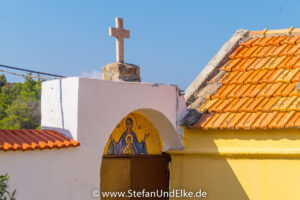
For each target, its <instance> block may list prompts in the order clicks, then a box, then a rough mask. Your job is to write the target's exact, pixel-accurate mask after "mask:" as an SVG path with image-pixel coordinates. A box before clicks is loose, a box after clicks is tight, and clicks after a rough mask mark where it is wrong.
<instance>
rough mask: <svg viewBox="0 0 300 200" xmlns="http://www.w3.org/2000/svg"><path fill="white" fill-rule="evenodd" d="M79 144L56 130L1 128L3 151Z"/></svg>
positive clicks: (0, 148)
mask: <svg viewBox="0 0 300 200" xmlns="http://www.w3.org/2000/svg"><path fill="white" fill-rule="evenodd" d="M79 145H80V144H79V142H77V141H75V140H73V139H70V138H68V137H66V136H64V135H63V134H61V133H59V132H57V131H54V130H28V129H22V130H5V129H0V150H1V151H16V150H22V151H26V150H35V149H53V148H56V149H59V148H67V147H76V146H79Z"/></svg>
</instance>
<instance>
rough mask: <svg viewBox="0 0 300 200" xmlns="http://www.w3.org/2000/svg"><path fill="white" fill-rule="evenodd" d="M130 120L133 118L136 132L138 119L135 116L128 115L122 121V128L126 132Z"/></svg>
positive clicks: (133, 126)
mask: <svg viewBox="0 0 300 200" xmlns="http://www.w3.org/2000/svg"><path fill="white" fill-rule="evenodd" d="M128 118H131V119H132V131H135V129H136V127H137V124H136V119H135V117H134V116H132V115H131V114H130V115H127V116H126V117H125V118H124V119H123V120H122V127H123V129H124V130H125V131H126V120H127V119H128Z"/></svg>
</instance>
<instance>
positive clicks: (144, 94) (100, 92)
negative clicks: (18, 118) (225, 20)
mask: <svg viewBox="0 0 300 200" xmlns="http://www.w3.org/2000/svg"><path fill="white" fill-rule="evenodd" d="M132 111H137V112H140V113H143V114H144V115H146V116H147V117H148V118H149V119H150V121H151V122H152V123H153V125H154V126H155V127H156V128H157V130H158V132H159V133H160V136H161V138H162V141H163V145H164V150H168V149H181V148H182V142H181V140H180V129H179V128H178V127H177V126H176V123H177V120H178V118H179V117H180V116H181V114H182V113H183V112H185V105H184V103H183V100H182V97H179V96H178V91H177V88H176V87H175V86H170V85H157V84H149V83H124V82H112V81H104V80H93V79H86V78H66V79H63V80H54V81H47V82H45V83H43V90H42V127H43V128H50V129H56V130H58V131H60V132H62V133H64V134H66V135H67V136H69V137H73V138H74V139H76V140H77V141H79V142H80V144H81V145H80V146H79V147H76V148H67V149H60V150H54V149H53V150H43V151H40V150H36V151H27V152H18V151H16V152H0V160H1V164H0V173H9V175H10V176H11V182H10V185H11V188H17V191H18V192H17V197H18V199H22V200H35V199H37V200H39V199H45V200H48V199H49V200H53V199H56V200H65V199H72V200H83V199H84V200H87V199H95V198H93V197H92V195H91V191H92V190H93V189H95V188H99V185H100V166H101V158H102V154H103V150H104V147H105V144H106V142H107V140H108V138H109V136H110V134H111V132H112V131H113V129H114V128H115V126H116V125H117V124H118V122H119V121H121V120H122V119H123V118H124V117H125V116H126V115H127V114H129V113H130V112H132ZM176 130H177V131H176Z"/></svg>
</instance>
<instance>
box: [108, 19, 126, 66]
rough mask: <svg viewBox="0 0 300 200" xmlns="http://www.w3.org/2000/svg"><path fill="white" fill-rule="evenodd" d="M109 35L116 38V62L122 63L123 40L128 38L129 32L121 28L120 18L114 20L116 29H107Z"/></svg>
mask: <svg viewBox="0 0 300 200" xmlns="http://www.w3.org/2000/svg"><path fill="white" fill-rule="evenodd" d="M109 35H110V36H112V37H116V61H117V62H119V63H124V38H130V31H129V30H126V29H124V28H123V19H122V18H116V28H112V27H109Z"/></svg>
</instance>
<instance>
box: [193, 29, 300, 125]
mask: <svg viewBox="0 0 300 200" xmlns="http://www.w3.org/2000/svg"><path fill="white" fill-rule="evenodd" d="M273 32H274V33H276V34H277V32H276V31H267V33H268V34H272V33H273ZM278 33H288V31H287V30H279V32H278ZM257 34H262V32H251V34H250V35H253V38H250V39H248V40H247V41H245V42H243V43H241V44H240V46H239V47H238V48H237V49H236V50H235V51H234V52H233V53H232V54H231V55H230V56H229V58H230V60H229V62H228V63H226V64H225V65H224V66H223V67H221V69H222V70H225V71H226V73H225V75H224V76H223V77H222V78H221V80H220V81H219V82H220V83H221V84H223V86H221V87H220V88H219V90H218V91H217V92H216V93H215V94H213V95H211V99H209V100H208V101H207V102H206V103H204V104H202V105H201V106H200V107H199V111H201V112H204V113H207V114H204V115H203V116H202V117H201V119H200V120H199V122H198V123H196V125H195V126H194V127H197V128H204V129H225V128H228V129H258V128H261V129H267V128H295V127H296V128H300V114H299V113H300V89H299V84H300V36H299V35H297V36H293V35H287V34H285V35H284V34H283V35H281V36H276V37H274V36H272V35H270V36H265V37H261V38H259V37H254V36H255V35H257ZM200 122H201V123H200Z"/></svg>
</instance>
